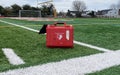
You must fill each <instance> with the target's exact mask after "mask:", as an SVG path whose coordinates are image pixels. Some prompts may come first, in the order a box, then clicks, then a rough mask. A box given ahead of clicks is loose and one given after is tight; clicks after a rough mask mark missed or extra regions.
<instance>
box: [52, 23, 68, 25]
mask: <svg viewBox="0 0 120 75" xmlns="http://www.w3.org/2000/svg"><path fill="white" fill-rule="evenodd" d="M57 24H64V25H66V23H65V22H56V23H55V24H54V25H57Z"/></svg>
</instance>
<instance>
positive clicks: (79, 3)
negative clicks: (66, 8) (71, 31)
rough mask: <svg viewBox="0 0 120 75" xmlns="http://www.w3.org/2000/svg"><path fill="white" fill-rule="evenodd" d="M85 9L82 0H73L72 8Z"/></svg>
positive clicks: (76, 9)
mask: <svg viewBox="0 0 120 75" xmlns="http://www.w3.org/2000/svg"><path fill="white" fill-rule="evenodd" d="M85 9H86V4H85V3H84V2H83V1H80V0H75V1H73V10H75V11H79V12H82V11H84V10H85Z"/></svg>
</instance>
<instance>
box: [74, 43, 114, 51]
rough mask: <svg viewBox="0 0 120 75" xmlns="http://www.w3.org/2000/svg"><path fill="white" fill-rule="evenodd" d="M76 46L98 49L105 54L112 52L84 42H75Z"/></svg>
mask: <svg viewBox="0 0 120 75" xmlns="http://www.w3.org/2000/svg"><path fill="white" fill-rule="evenodd" d="M74 44H78V45H81V46H85V47H89V48H92V49H96V50H99V51H103V52H112V50H109V49H105V48H101V47H97V46H93V45H90V44H86V43H82V42H78V41H74Z"/></svg>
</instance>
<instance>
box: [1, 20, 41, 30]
mask: <svg viewBox="0 0 120 75" xmlns="http://www.w3.org/2000/svg"><path fill="white" fill-rule="evenodd" d="M0 22H3V23H7V24H10V25H13V26H17V27H21V28H24V29H27V30H30V31H34V32H39V31H38V30H35V29H32V28H28V27H25V26H22V25H18V24H14V23H10V22H6V21H3V20H0Z"/></svg>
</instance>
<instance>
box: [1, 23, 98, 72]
mask: <svg viewBox="0 0 120 75" xmlns="http://www.w3.org/2000/svg"><path fill="white" fill-rule="evenodd" d="M3 25H4V26H11V25H7V24H5V23H1V22H0V26H3ZM0 37H1V38H0V71H6V70H9V69H15V68H20V67H28V66H32V65H38V64H45V63H48V62H56V61H61V60H65V59H70V58H75V57H80V56H81V57H82V56H87V55H91V54H95V53H100V51H97V50H93V49H90V48H86V47H82V46H79V45H74V48H68V49H65V48H52V49H51V48H46V45H45V35H39V34H38V33H35V32H32V31H29V30H25V29H22V28H19V27H3V28H0ZM2 48H12V49H13V50H14V51H15V53H16V54H17V55H19V56H20V57H21V58H22V59H23V60H24V61H25V62H26V63H25V64H24V65H19V66H13V65H10V64H9V62H8V61H7V59H6V58H5V56H4V55H3V52H2V50H1V49H2Z"/></svg>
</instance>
